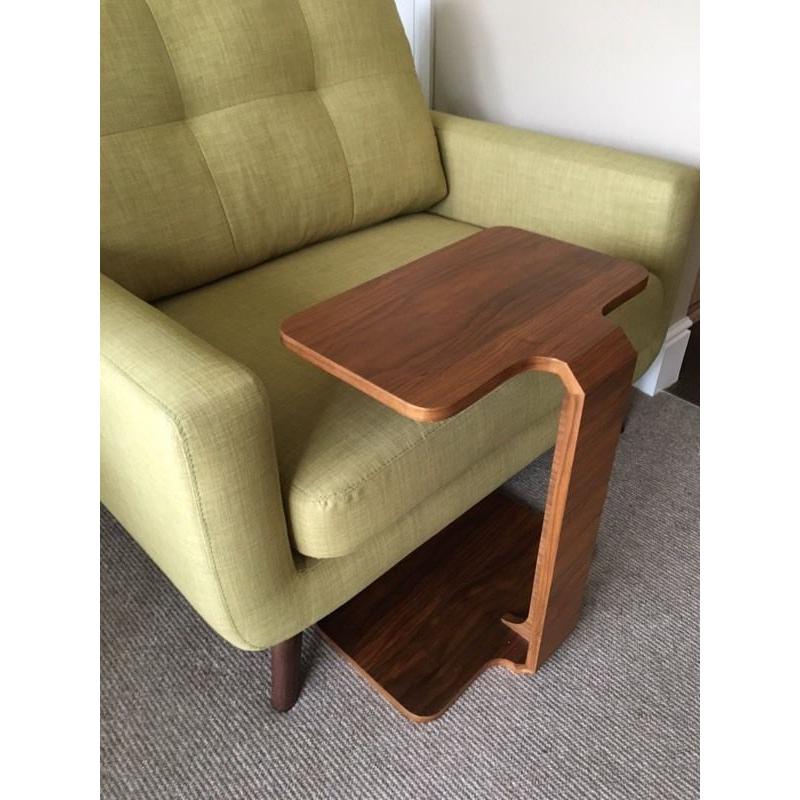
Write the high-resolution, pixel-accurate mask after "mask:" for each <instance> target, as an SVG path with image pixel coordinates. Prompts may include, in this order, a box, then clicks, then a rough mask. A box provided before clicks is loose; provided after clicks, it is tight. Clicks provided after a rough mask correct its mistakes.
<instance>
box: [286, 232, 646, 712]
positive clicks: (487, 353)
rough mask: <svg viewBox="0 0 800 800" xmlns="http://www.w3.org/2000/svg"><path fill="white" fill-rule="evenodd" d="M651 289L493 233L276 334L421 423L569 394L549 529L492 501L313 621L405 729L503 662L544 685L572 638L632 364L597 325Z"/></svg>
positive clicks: (541, 244) (620, 341) (531, 242)
mask: <svg viewBox="0 0 800 800" xmlns="http://www.w3.org/2000/svg"><path fill="white" fill-rule="evenodd" d="M646 283H647V271H646V270H645V269H644V267H642V266H640V265H639V264H635V263H633V262H630V261H624V260H620V259H615V258H611V257H609V256H605V255H602V254H600V253H596V252H594V251H591V250H586V249H584V248H581V247H576V246H574V245H570V244H566V243H565V242H560V241H557V240H555V239H549V238H547V237H544V236H539V235H537V234H534V233H529V232H527V231H522V230H519V229H516V228H488V229H486V230H483V231H481V232H479V233H476V234H474V235H473V236H470V237H468V238H466V239H463V240H461V241H459V242H456V243H455V244H453V245H450V246H448V247H445V248H444V249H442V250H438V251H437V252H435V253H431V254H430V255H427V256H425V257H424V258H420V259H419V260H417V261H413V262H411V263H410V264H407V265H405V266H403V267H400V268H399V269H396V270H393V271H392V272H388V273H386V274H385V275H382V276H380V277H378V278H376V279H374V280H371V281H369V282H367V283H365V284H362V285H361V286H357V287H355V288H353V289H351V290H349V291H346V292H344V293H343V294H340V295H338V296H336V297H333V298H331V299H330V300H327V301H324V302H322V303H320V304H319V305H316V306H314V307H313V308H310V309H308V310H306V311H301V312H299V313H298V314H295V315H293V316H291V317H289V318H288V319H287V320H285V321H284V323H283V325H282V326H281V337H282V339H283V342H284V344H285V345H286V346H287V347H288V348H289V349H290V350H292V351H294V352H295V353H297V354H298V355H300V356H302V357H303V358H305V359H307V360H308V361H310V362H311V363H312V364H315V365H317V366H318V367H320V368H322V369H324V370H326V371H327V372H329V373H331V374H332V375H335V376H336V377H337V378H340V379H341V380H343V381H345V382H347V383H349V384H351V385H352V386H354V387H356V388H357V389H360V390H361V391H362V392H364V393H366V394H368V395H369V396H371V397H373V398H375V399H376V400H378V401H380V402H381V403H384V404H385V405H387V406H389V408H392V409H394V410H395V411H397V412H398V413H400V414H403V415H405V416H407V417H410V418H411V419H414V420H419V421H426V422H432V421H436V420H442V419H445V418H446V417H450V416H453V415H454V414H457V413H458V412H459V411H461V410H463V409H464V408H466V407H467V406H469V405H470V404H472V403H474V402H475V401H476V400H479V399H480V398H481V397H483V396H484V395H486V394H487V393H488V392H490V391H491V390H492V389H494V388H496V387H497V386H498V385H499V384H501V383H502V382H503V381H505V380H507V379H509V378H511V377H512V376H514V375H516V374H518V373H520V372H524V371H527V370H539V371H545V372H552V373H555V374H556V375H558V377H559V378H560V379H561V382H562V383H563V385H564V389H565V392H564V398H563V401H562V405H561V413H560V418H559V423H558V435H557V439H556V447H555V453H554V456H553V465H552V469H551V475H550V486H549V489H548V495H547V503H546V506H545V511H544V518H543V520H542V517H541V515H540V514H538V513H537V512H535V511H533V510H532V509H529V508H528V507H527V506H524V505H522V504H520V503H517V502H516V501H514V500H512V499H511V498H509V497H506V496H505V495H503V494H502V493H501V492H499V491H495V492H494V493H493V494H490V495H489V496H488V497H486V498H485V499H484V500H482V501H481V502H479V503H478V504H477V505H475V506H473V507H472V508H471V509H469V510H468V511H466V512H465V513H464V514H463V515H462V516H461V517H459V518H458V519H457V520H456V521H455V522H453V523H452V524H450V525H449V526H447V527H446V528H445V529H444V530H442V531H441V532H440V533H438V534H437V535H436V536H434V537H433V538H432V539H430V540H428V541H427V542H426V543H425V544H423V545H421V546H420V547H419V548H417V549H416V550H415V551H413V552H412V553H411V554H410V555H408V556H407V557H406V558H405V559H404V560H403V561H401V562H400V563H399V564H397V565H396V566H395V567H393V568H392V569H391V570H389V571H388V572H387V573H386V574H384V575H383V576H382V577H381V578H379V579H378V580H377V581H375V582H374V583H372V584H370V585H369V586H368V587H367V588H366V589H364V590H363V591H362V592H361V593H360V594H358V595H356V596H355V597H354V598H353V599H352V600H350V601H349V602H347V603H345V604H344V605H343V606H341V607H340V608H339V609H337V610H336V611H334V612H333V613H332V614H330V615H329V616H328V617H326V618H325V619H324V620H322V621H321V622H320V623H319V625H320V628H321V630H322V632H323V633H324V634H325V636H326V637H327V638H328V639H329V640H330V641H331V642H332V643H333V644H334V645H335V646H336V647H337V648H338V649H339V650H340V651H342V652H343V653H344V654H345V655H346V656H347V657H348V658H349V659H350V660H351V662H353V663H354V664H355V666H356V667H357V668H358V669H359V671H360V672H361V673H362V674H364V675H365V677H366V678H367V679H368V680H369V681H370V682H371V683H372V684H373V685H374V686H375V687H376V688H377V689H378V690H379V691H380V692H381V693H382V694H384V696H386V697H387V699H388V700H389V701H390V702H392V703H393V704H394V705H395V706H396V707H397V708H398V709H399V710H400V711H402V712H403V713H404V714H405V715H406V716H408V717H409V718H411V719H412V720H415V721H418V722H422V721H427V720H431V719H435V718H436V717H437V716H439V715H440V714H441V713H442V712H443V711H445V710H446V709H447V707H448V706H449V705H450V704H451V703H452V702H453V701H454V700H455V699H456V698H457V697H458V695H459V694H460V693H461V692H462V691H463V690H464V688H466V686H467V685H468V684H469V683H470V682H471V681H472V680H473V679H474V678H475V677H476V676H477V675H478V674H479V673H480V672H481V671H483V669H485V668H486V667H488V666H491V665H493V664H501V665H503V666H505V667H507V668H509V669H511V670H513V671H514V672H519V673H531V672H535V671H536V670H537V669H538V667H539V666H540V665H541V664H542V662H543V661H544V660H545V659H546V658H547V657H548V656H550V655H551V654H552V653H553V651H554V650H555V649H556V648H557V647H558V646H559V645H560V644H561V642H562V641H563V640H564V639H565V638H566V636H567V635H568V634H569V633H570V631H571V630H572V629H573V628H574V627H575V624H576V623H577V621H578V617H579V615H580V610H581V604H582V598H583V590H584V585H585V583H586V578H587V576H588V573H589V567H590V564H591V560H592V553H593V548H594V542H595V536H596V534H597V528H598V525H599V522H600V515H601V513H602V510H603V503H604V502H605V496H606V489H607V486H608V480H609V476H610V473H611V467H612V463H613V460H614V452H615V450H616V445H617V439H618V437H619V432H620V427H621V425H622V422H623V419H624V415H625V413H626V411H627V407H628V397H629V392H630V387H631V379H632V377H633V368H634V363H635V360H636V352H635V351H634V349H633V347H632V346H631V344H630V342H629V341H628V339H627V338H626V336H625V334H624V333H623V332H622V331H621V330H620V329H619V328H618V327H617V326H616V325H614V324H613V323H611V322H610V321H609V320H608V319H606V318H605V316H604V314H606V313H607V312H608V311H610V310H611V309H613V308H615V307H616V306H618V305H620V304H621V303H623V302H624V301H625V300H628V299H629V298H631V297H633V296H634V295H636V294H637V293H638V292H640V291H642V289H644V287H645V284H646ZM540 528H541V532H540V533H539V529H540ZM531 574H533V588H532V590H531Z"/></svg>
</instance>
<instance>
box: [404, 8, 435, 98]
mask: <svg viewBox="0 0 800 800" xmlns="http://www.w3.org/2000/svg"><path fill="white" fill-rule="evenodd" d="M395 4H396V5H397V10H398V11H399V12H400V19H401V20H402V22H403V28H405V31H406V36H407V37H408V43H409V44H410V45H411V52H412V53H413V55H414V65H415V66H416V68H417V75H418V76H419V82H420V85H421V86H422V93H423V94H424V95H425V100H427V102H428V105H429V106H430V105H431V100H432V99H433V8H432V6H431V0H395Z"/></svg>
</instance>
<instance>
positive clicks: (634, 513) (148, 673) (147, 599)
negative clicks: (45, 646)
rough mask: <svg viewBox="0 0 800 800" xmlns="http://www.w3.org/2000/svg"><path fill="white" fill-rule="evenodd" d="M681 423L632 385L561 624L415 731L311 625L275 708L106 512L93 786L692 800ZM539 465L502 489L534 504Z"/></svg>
mask: <svg viewBox="0 0 800 800" xmlns="http://www.w3.org/2000/svg"><path fill="white" fill-rule="evenodd" d="M698 435H699V410H698V409H697V408H696V407H694V406H692V405H689V404H688V403H686V402H685V401H683V400H680V399H679V398H676V397H674V396H672V395H669V394H661V395H659V396H658V397H656V398H653V399H649V398H645V397H643V396H641V395H638V396H637V398H636V402H635V404H634V408H633V412H632V417H631V419H630V422H629V424H628V428H627V430H626V432H625V434H624V435H623V437H622V439H621V443H620V448H619V451H618V453H617V460H616V465H615V471H614V476H613V479H612V484H611V488H610V491H609V498H608V502H607V505H606V510H605V513H604V516H603V523H602V526H601V530H600V535H599V539H598V547H597V554H596V559H595V562H594V566H593V570H592V573H591V577H590V581H589V587H588V594H587V598H586V608H585V612H584V615H583V619H582V621H581V623H580V624H579V626H578V628H577V629H576V631H575V632H574V633H573V634H572V636H571V637H570V638H569V639H568V640H567V642H566V643H565V644H564V645H563V646H562V648H561V649H560V650H559V651H558V652H557V653H556V654H555V655H554V656H553V657H552V658H551V659H550V660H549V661H548V662H547V663H546V664H545V666H544V667H543V668H542V670H541V671H540V672H539V673H538V674H536V675H534V676H529V677H515V676H513V675H512V674H511V673H509V672H507V671H505V670H502V669H492V670H489V671H488V672H486V673H484V674H483V676H481V677H480V678H479V679H478V680H477V681H476V682H475V683H474V684H473V685H472V687H471V688H470V689H469V690H468V691H467V693H466V694H465V695H463V696H462V697H461V699H460V700H459V701H458V702H457V703H456V704H455V706H454V707H453V708H452V709H451V710H450V711H449V712H448V713H447V714H445V716H444V717H442V718H441V719H440V720H438V721H437V722H434V723H430V724H428V725H422V726H415V725H412V724H411V723H409V722H406V721H405V720H404V719H403V718H402V717H400V716H399V715H398V714H397V713H396V712H395V711H393V710H392V709H391V708H390V707H389V706H388V705H387V704H386V703H385V702H384V701H382V700H381V699H379V698H378V697H377V696H376V695H375V694H373V693H372V692H371V691H370V689H368V688H367V686H366V685H365V684H364V683H363V682H362V681H361V679H360V678H358V677H357V676H356V675H355V674H354V673H353V672H351V671H350V669H349V668H348V667H347V666H346V665H345V664H344V663H342V662H341V661H340V660H339V659H338V658H337V657H336V656H335V655H334V653H333V652H332V651H331V650H330V649H329V648H328V646H327V645H326V644H324V643H323V642H321V641H320V640H319V639H318V638H317V637H316V635H312V636H307V637H306V642H305V645H304V651H303V657H304V662H305V665H306V669H307V679H306V686H305V690H304V692H303V695H302V696H301V698H300V701H299V703H298V705H297V706H295V708H294V709H293V711H291V712H290V713H289V714H287V715H278V714H276V713H274V712H273V711H272V710H271V709H270V706H269V700H268V696H267V686H268V674H269V671H268V657H267V656H266V655H265V654H263V653H243V652H239V651H237V650H235V649H234V648H232V647H230V646H229V645H227V644H226V643H225V642H223V641H222V640H221V639H219V638H218V637H217V636H216V635H215V634H213V633H211V632H210V631H209V630H208V629H207V628H206V626H205V624H204V623H203V622H202V621H201V620H200V619H199V618H198V617H197V616H196V615H195V614H194V613H193V612H192V611H191V609H190V608H189V607H188V605H187V604H186V603H185V602H184V600H183V599H182V597H181V596H180V595H178V593H177V592H176V591H175V590H174V589H173V588H172V586H171V585H170V584H169V583H168V581H167V580H166V579H165V578H164V577H163V576H162V575H161V573H160V572H159V571H158V570H157V568H156V567H155V566H154V565H153V564H152V563H151V562H150V561H149V560H148V559H147V558H146V557H145V556H144V554H143V553H142V552H141V550H140V549H139V548H138V546H137V545H136V544H135V543H134V542H133V540H131V539H130V538H129V537H128V536H127V534H125V532H124V531H123V530H122V528H121V527H120V526H119V525H118V523H117V522H116V521H115V520H114V519H113V517H112V516H111V515H110V514H108V513H107V512H106V511H105V510H103V511H102V512H101V540H102V545H101V569H102V597H101V614H102V643H101V653H102V682H101V692H102V697H101V702H102V720H101V744H102V752H101V769H102V789H103V796H104V797H105V798H108V800H112V798H113V799H116V798H137V800H139V799H141V800H155V798H171V799H173V800H176V799H177V798H272V797H275V798H348V800H349V799H350V798H369V799H370V800H372V799H373V798H374V799H376V800H378V799H381V800H382V799H383V798H392V799H394V798H414V799H415V800H419V799H420V798H470V799H471V800H472V798H496V797H505V798H526V799H527V800H531V799H533V798H548V800H572V798H575V799H576V800H577V799H580V800H589V799H590V798H604V799H605V798H635V799H636V800H647V799H648V798H653V799H654V800H670V799H671V798H692V797H696V796H697V794H698V788H697V787H698V780H699V765H698V733H699V732H698V727H699V713H698V706H699V703H698V659H699V646H698V573H699V563H698V562H699V558H698V551H699V546H698V504H699V500H698V472H699V457H698ZM548 466H549V465H548V463H547V458H543V459H540V460H539V461H537V462H535V463H534V464H532V465H531V466H530V467H528V468H527V469H526V470H524V471H523V472H522V473H520V474H519V475H518V476H517V477H516V478H515V479H514V480H513V481H512V482H511V484H510V488H511V489H512V491H514V492H515V493H517V494H519V495H521V496H523V497H525V498H527V499H530V500H531V501H533V502H541V499H542V497H543V494H544V488H545V483H546V478H547V469H548Z"/></svg>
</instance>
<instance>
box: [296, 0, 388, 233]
mask: <svg viewBox="0 0 800 800" xmlns="http://www.w3.org/2000/svg"><path fill="white" fill-rule="evenodd" d="M297 7H298V9H299V10H300V16H301V17H302V18H303V23H304V24H305V26H306V35H307V36H308V49H309V50H310V51H311V64H312V67H313V69H314V93H315V94H316V95H317V98H318V99H319V102H320V105H321V106H322V107H323V108H324V109H325V114H326V115H327V117H328V121H329V122H330V123H331V128H333V134H334V136H335V137H336V141H337V142H338V143H339V150H340V151H341V153H342V161H344V168H345V169H346V170H347V180H348V182H349V184H350V208H351V214H350V227H351V228H352V227H353V225H354V224H355V221H356V191H355V188H354V187H353V173H352V172H350V165H349V164H348V163H347V155H346V154H345V152H344V145H343V144H342V138H341V136H339V131H338V130H336V123H335V122H334V121H333V117H332V116H331V112H330V111H329V110H328V106H327V105H326V104H325V100H323V98H322V96H321V95H320V93H319V87H318V86H317V57H316V55H315V54H314V41H313V39H312V38H311V26H310V25H309V24H308V18H307V17H306V12H305V11H304V10H303V3H302V0H297ZM376 74H379V73H376ZM341 82H342V83H346V81H341ZM332 85H335V84H332ZM323 88H327V87H323Z"/></svg>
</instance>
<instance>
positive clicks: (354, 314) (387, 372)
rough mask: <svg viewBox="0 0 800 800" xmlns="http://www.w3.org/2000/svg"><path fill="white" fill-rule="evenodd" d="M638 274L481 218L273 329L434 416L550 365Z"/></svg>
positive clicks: (415, 414)
mask: <svg viewBox="0 0 800 800" xmlns="http://www.w3.org/2000/svg"><path fill="white" fill-rule="evenodd" d="M646 282H647V271H646V270H645V269H644V267H642V266H640V265H638V264H635V263H633V262H630V261H621V260H618V259H614V258H611V257H609V256H605V255H602V254H600V253H596V252H594V251H592V250H586V249H584V248H582V247H576V246H574V245H571V244H567V243H565V242H560V241H558V240H557V239H550V238H548V237H546V236H539V235H537V234H535V233H529V232H528V231H523V230H519V229H517V228H488V229H486V230H483V231H480V232H479V233H476V234H474V235H472V236H469V237H467V238H466V239H462V240H461V241H459V242H456V243H455V244H452V245H450V246H449V247H445V248H443V249H442V250H438V251H436V252H434V253H431V254H429V255H427V256H425V257H423V258H420V259H418V260H416V261H412V262H411V263H410V264H407V265H405V266H403V267H400V268H399V269H396V270H393V271H391V272H388V273H386V274H385V275H381V276H380V277H378V278H375V279H374V280H371V281H368V282H367V283H364V284H362V285H361V286H356V287H355V288H353V289H351V290H349V291H347V292H344V293H342V294H340V295H337V296H336V297H333V298H331V299H329V300H326V301H323V302H322V303H319V304H318V305H315V306H313V307H312V308H309V309H307V310H305V311H301V312H299V313H297V314H294V315H292V316H291V317H289V318H287V319H286V320H284V322H283V323H282V325H281V337H282V339H283V342H284V344H285V345H286V347H288V348H289V349H290V350H292V351H294V352H295V353H297V354H298V355H300V356H302V357H303V358H305V359H307V360H308V361H310V362H311V363H312V364H315V365H317V366H318V367H320V368H321V369H324V370H326V371H327V372H329V373H331V374H332V375H335V376H336V377H338V378H341V379H342V380H344V381H346V382H347V383H349V384H351V385H353V386H355V387H356V388H358V389H360V390H361V391H363V392H365V393H366V394H368V395H370V396H371V397H374V398H375V399H376V400H379V401H380V402H382V403H384V404H385V405H387V406H389V407H390V408H393V409H394V410H395V411H397V412H398V413H400V414H404V415H405V416H407V417H411V418H412V419H416V420H422V421H432V420H440V419H444V418H445V417H449V416H452V415H453V414H456V413H457V412H459V411H461V410H462V409H464V408H466V407H467V406H468V405H470V404H471V403H473V402H475V401H476V400H478V399H479V398H481V397H483V396H484V395H485V394H487V393H488V392H489V391H491V389H493V388H495V387H496V386H497V385H499V384H500V383H502V382H503V381H505V380H507V379H508V378H510V377H512V376H513V375H515V374H517V373H518V372H523V371H525V370H529V369H540V370H546V371H551V372H559V370H560V365H559V363H558V362H561V363H564V364H569V363H570V362H571V361H572V360H574V359H575V358H577V357H578V356H580V355H581V354H582V353H583V352H584V350H585V349H586V348H587V346H589V345H590V344H591V341H593V340H596V339H598V338H601V337H602V336H604V335H605V334H606V333H608V332H609V330H610V329H612V328H613V327H614V326H613V325H612V324H611V323H610V322H608V321H607V320H606V319H605V318H604V317H603V314H604V313H606V312H608V311H610V310H611V309H613V308H615V307H616V306H617V305H619V304H620V303H623V302H624V301H625V300H627V299H629V298H630V297H632V296H633V295H635V294H636V293H637V292H640V291H641V290H642V289H644V286H645V284H646Z"/></svg>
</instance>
